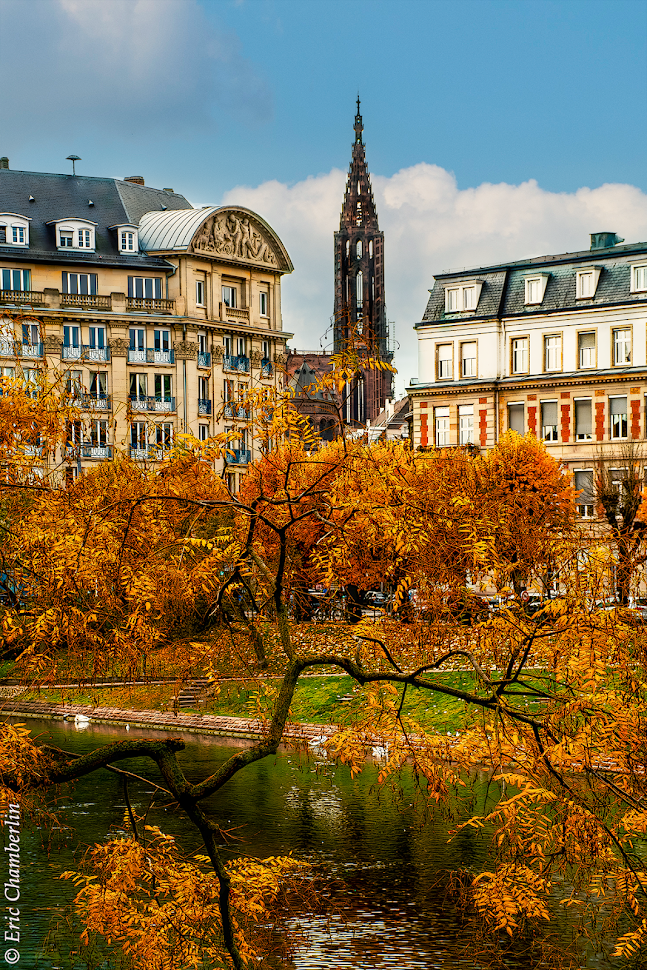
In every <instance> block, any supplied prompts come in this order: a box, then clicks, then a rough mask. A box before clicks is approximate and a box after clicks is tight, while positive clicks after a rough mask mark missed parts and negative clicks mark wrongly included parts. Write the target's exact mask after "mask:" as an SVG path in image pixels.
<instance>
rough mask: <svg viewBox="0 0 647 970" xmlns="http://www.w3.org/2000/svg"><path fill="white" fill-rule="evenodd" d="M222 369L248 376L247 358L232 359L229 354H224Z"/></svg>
mask: <svg viewBox="0 0 647 970" xmlns="http://www.w3.org/2000/svg"><path fill="white" fill-rule="evenodd" d="M222 369H223V370H228V371H236V372H238V373H241V374H249V357H243V356H242V355H241V356H238V357H233V356H232V355H231V354H225V356H224V357H223V358H222Z"/></svg>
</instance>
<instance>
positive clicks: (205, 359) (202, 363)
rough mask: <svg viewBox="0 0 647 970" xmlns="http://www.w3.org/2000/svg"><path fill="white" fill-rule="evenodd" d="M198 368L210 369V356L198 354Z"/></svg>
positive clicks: (208, 354)
mask: <svg viewBox="0 0 647 970" xmlns="http://www.w3.org/2000/svg"><path fill="white" fill-rule="evenodd" d="M198 367H207V368H209V369H211V354H210V353H208V352H206V351H205V352H204V353H199V354H198Z"/></svg>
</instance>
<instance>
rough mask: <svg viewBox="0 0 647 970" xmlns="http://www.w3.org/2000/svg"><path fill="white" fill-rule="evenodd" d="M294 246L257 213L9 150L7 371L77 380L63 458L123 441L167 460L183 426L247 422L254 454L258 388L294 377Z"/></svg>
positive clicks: (91, 454) (1, 319) (246, 454)
mask: <svg viewBox="0 0 647 970" xmlns="http://www.w3.org/2000/svg"><path fill="white" fill-rule="evenodd" d="M292 269H293V267H292V263H291V261H290V257H289V256H288V254H287V252H286V250H285V247H284V246H283V244H282V242H281V240H280V239H279V238H278V236H277V235H276V233H275V232H274V231H273V229H272V228H271V227H270V226H269V225H268V224H267V223H266V222H265V221H264V220H263V219H262V218H261V217H260V216H259V215H257V214H256V213H254V212H251V211H250V210H248V209H246V208H243V207H240V206H235V205H227V206H219V207H218V206H207V207H204V208H201V209H194V208H192V207H191V205H190V203H189V202H188V201H187V200H186V199H185V198H184V197H183V196H182V195H179V194H177V193H175V192H173V190H172V189H152V188H149V187H148V186H145V185H144V180H143V179H142V178H140V177H133V178H128V179H124V180H118V179H110V178H92V177H87V176H80V175H50V174H44V173H39V172H18V171H13V170H11V169H10V168H9V162H8V159H0V368H1V373H2V375H3V376H5V377H17V378H19V379H22V380H23V381H24V382H25V383H26V384H29V383H30V382H32V384H34V385H35V382H36V380H37V377H38V374H39V373H40V372H42V371H43V370H46V371H47V372H48V374H49V375H50V376H54V375H58V376H59V377H60V379H61V380H64V381H66V382H67V386H68V389H72V390H73V391H74V398H75V401H76V402H77V403H78V404H79V405H80V406H81V407H82V409H83V412H84V418H83V421H81V422H80V424H79V425H78V426H76V427H71V428H70V429H69V431H68V441H67V446H66V448H65V449H63V451H62V453H61V455H59V456H55V457H54V460H55V461H56V462H57V463H58V464H60V465H62V466H66V467H67V473H68V475H69V476H73V475H74V474H76V473H77V472H78V470H80V469H82V468H83V467H86V466H88V465H89V464H92V463H93V462H95V461H99V460H105V459H109V458H110V457H111V456H112V454H113V450H114V449H115V448H126V449H128V450H129V451H130V454H131V455H132V456H133V457H134V458H135V459H137V460H141V461H151V462H153V461H159V460H162V459H163V457H164V452H165V450H166V449H167V448H168V446H169V445H170V444H172V443H173V442H174V441H175V439H176V435H177V434H178V432H188V433H192V434H193V435H195V437H197V438H199V439H201V440H206V439H208V438H210V437H211V436H212V435H214V434H216V433H218V432H222V431H225V430H227V429H232V430H234V431H236V430H238V431H239V435H238V437H237V438H236V440H235V442H234V446H233V448H232V452H233V454H232V456H231V458H230V459H229V460H228V462H227V467H226V469H223V470H224V471H225V473H226V474H227V475H228V478H229V484H230V485H231V487H232V488H234V489H235V488H237V486H238V482H239V478H240V475H241V474H242V473H244V471H245V469H246V466H247V464H248V463H249V462H250V461H251V460H252V459H253V458H254V457H255V451H256V449H257V443H256V442H255V441H254V440H253V438H252V436H251V434H250V431H249V428H248V424H249V417H250V416H249V415H248V414H247V413H246V412H245V408H244V407H243V406H242V405H241V404H240V403H239V402H240V401H242V400H243V399H244V398H245V397H246V395H247V392H248V391H249V390H250V388H254V387H267V388H271V387H274V386H275V385H277V384H279V385H281V386H282V383H283V368H284V364H285V360H286V355H285V341H286V338H287V337H289V336H291V335H290V334H286V333H284V331H283V325H282V318H281V278H282V276H283V275H284V274H286V273H290V272H292Z"/></svg>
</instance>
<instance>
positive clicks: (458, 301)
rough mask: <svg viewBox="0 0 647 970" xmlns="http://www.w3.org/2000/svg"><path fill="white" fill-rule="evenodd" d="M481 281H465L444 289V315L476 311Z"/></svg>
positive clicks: (481, 285)
mask: <svg viewBox="0 0 647 970" xmlns="http://www.w3.org/2000/svg"><path fill="white" fill-rule="evenodd" d="M482 289H483V281H482V280H465V281H464V282H461V283H460V284H456V283H454V284H452V285H451V286H446V287H445V313H462V312H464V311H466V310H476V308H477V306H478V303H479V299H480V297H481V290H482Z"/></svg>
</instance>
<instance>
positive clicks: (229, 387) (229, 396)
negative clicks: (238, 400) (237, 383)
mask: <svg viewBox="0 0 647 970" xmlns="http://www.w3.org/2000/svg"><path fill="white" fill-rule="evenodd" d="M222 396H223V400H224V402H225V404H228V403H229V402H230V401H233V399H234V382H233V381H230V380H228V379H227V380H225V382H224V384H223V389H222Z"/></svg>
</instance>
